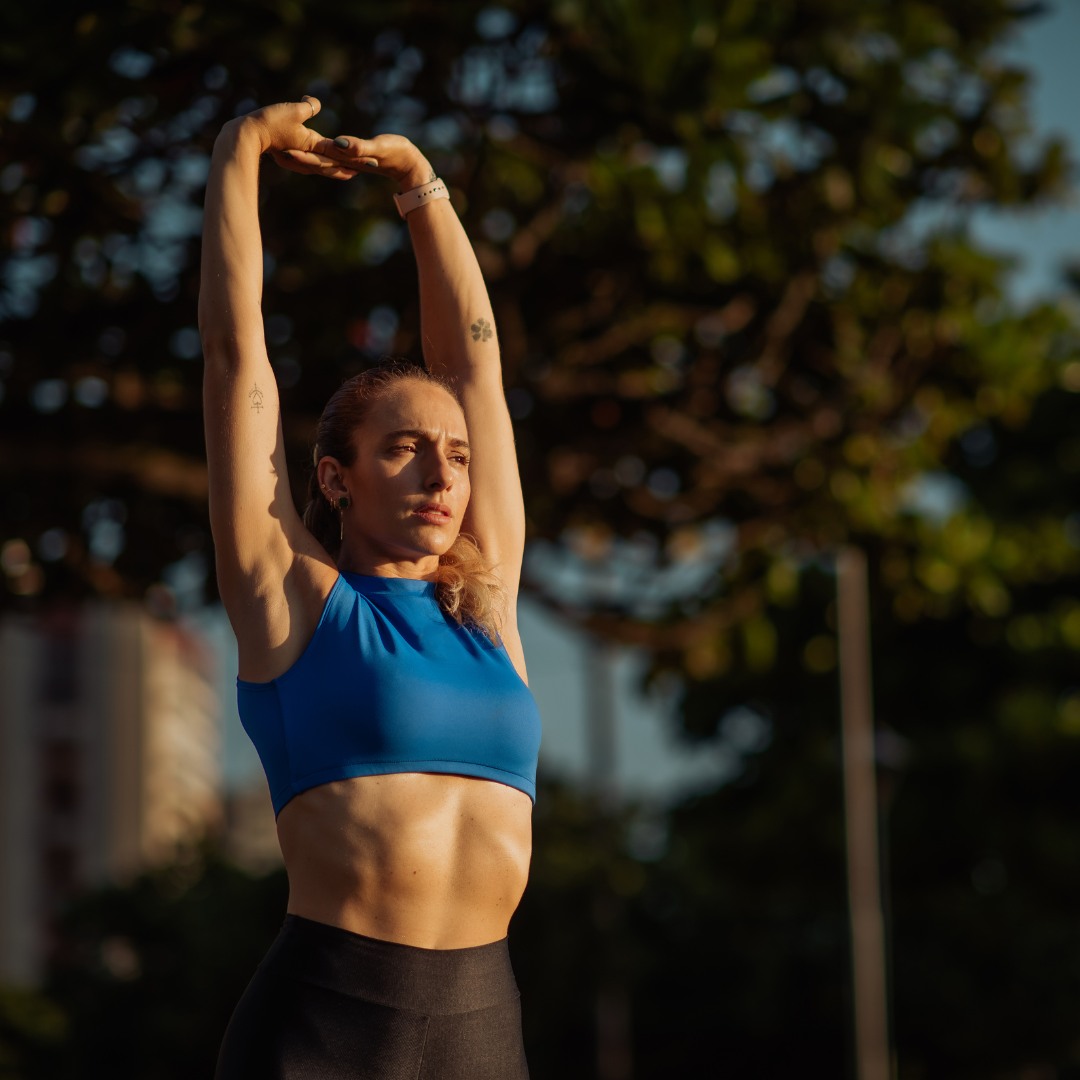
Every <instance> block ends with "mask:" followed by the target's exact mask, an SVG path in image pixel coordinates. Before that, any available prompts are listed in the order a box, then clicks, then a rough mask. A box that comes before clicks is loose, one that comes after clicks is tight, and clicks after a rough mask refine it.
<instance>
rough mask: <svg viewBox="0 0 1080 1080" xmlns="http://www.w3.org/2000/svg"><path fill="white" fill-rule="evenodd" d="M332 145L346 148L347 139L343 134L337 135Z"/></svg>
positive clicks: (347, 146)
mask: <svg viewBox="0 0 1080 1080" xmlns="http://www.w3.org/2000/svg"><path fill="white" fill-rule="evenodd" d="M334 145H335V146H340V147H341V149H342V150H348V149H349V140H348V139H346V138H345V136H344V135H339V136H338V137H337V138H336V139H335V140H334Z"/></svg>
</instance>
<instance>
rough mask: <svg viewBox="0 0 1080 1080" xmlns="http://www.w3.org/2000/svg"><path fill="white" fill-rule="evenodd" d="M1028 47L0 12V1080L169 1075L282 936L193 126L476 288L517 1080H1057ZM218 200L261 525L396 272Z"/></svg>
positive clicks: (489, 22) (1076, 1032)
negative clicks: (271, 125) (536, 704)
mask: <svg viewBox="0 0 1080 1080" xmlns="http://www.w3.org/2000/svg"><path fill="white" fill-rule="evenodd" d="M1078 43H1080V5H1078V4H1076V3H1074V2H1072V0H1058V2H1057V3H1049V2H1047V3H1036V2H1031V0H943V2H940V3H937V4H928V3H925V2H923V0H873V2H868V0H861V2H860V0H809V2H805V3H794V2H790V0H784V2H781V0H774V2H773V3H769V4H755V3H752V2H750V0H685V2H683V3H669V4H654V3H652V2H651V0H552V2H549V3H540V2H537V0H507V2H505V3H499V4H480V3H474V2H472V0H459V2H455V3H452V4H451V3H444V4H438V3H433V2H431V0H397V2H393V0H381V2H373V0H368V2H364V3H361V2H358V0H333V2H330V0H276V2H273V3H253V2H251V0H218V2H217V3H214V4H202V3H187V2H184V0H159V2H155V3H150V2H145V0H124V2H121V0H103V2H102V3H100V4H98V5H96V6H94V7H93V9H87V10H86V11H84V12H83V13H81V14H78V13H76V14H71V13H68V11H67V9H54V8H53V7H51V6H49V5H45V4H42V5H40V6H38V5H35V4H15V3H13V2H11V0H2V2H0V225H2V229H3V248H2V250H0V508H2V513H0V572H2V573H0V1077H9V1078H18V1080H36V1078H42V1077H48V1078H69V1077H96V1076H110V1077H115V1078H127V1077H132V1078H136V1077H137V1078H147V1080H166V1078H173V1077H177V1078H179V1077H184V1078H189V1077H192V1076H209V1075H210V1074H211V1072H212V1063H213V1060H214V1057H215V1054H216V1050H217V1045H218V1041H219V1039H220V1037H221V1033H222V1030H223V1028H224V1025H225V1023H226V1022H227V1019H228V1016H229V1013H230V1011H231V1009H232V1006H233V1004H234V1003H235V1001H236V999H237V997H238V996H239V994H240V992H241V991H242V989H243V987H244V985H245V984H246V982H247V979H248V978H249V977H250V974H251V972H252V970H253V969H254V966H255V964H256V963H257V962H258V960H259V958H260V957H261V955H262V952H263V951H264V950H265V948H266V946H267V944H268V942H269V941H270V940H271V939H272V937H273V936H274V934H275V933H276V931H277V928H278V926H279V925H280V922H281V918H282V914H283V910H284V900H285V891H286V887H285V881H284V876H283V873H282V871H281V869H280V864H279V860H278V857H277V854H276V845H275V840H274V834H273V816H272V813H271V810H270V804H269V798H268V795H267V792H266V789H265V782H264V781H263V779H262V777H261V774H260V773H259V771H258V766H257V762H255V759H254V758H253V756H252V754H251V752H250V750H249V749H248V748H247V747H246V744H245V743H244V739H243V734H242V732H241V731H240V728H239V722H238V720H237V719H236V717H235V712H234V703H233V680H234V677H235V660H234V658H233V655H232V652H231V644H230V634H229V630H228V626H227V624H226V623H225V622H224V620H223V618H222V616H221V613H220V609H219V608H218V607H217V605H216V596H215V586H214V575H213V551H212V547H211V541H210V535H209V527H208V518H207V509H206V469H205V460H204V455H203V442H202V417H201V398H200V380H201V368H200V346H199V336H198V332H197V328H196V297H197V292H198V285H199V282H198V233H199V229H200V224H201V201H202V189H203V185H204V183H205V179H206V174H207V167H208V161H209V153H210V149H211V147H212V145H213V140H214V137H215V135H216V133H217V131H218V130H219V129H220V126H221V125H222V123H224V122H225V121H226V120H228V119H230V118H232V117H233V116H236V115H238V114H241V113H244V112H248V111H250V110H251V109H253V108H255V107H257V106H258V105H259V104H265V103H269V102H272V101H278V100H296V99H298V98H299V97H300V96H301V95H302V94H304V93H310V94H315V95H316V96H318V97H319V98H320V99H321V101H322V104H323V109H322V112H321V113H320V115H319V116H318V117H317V119H316V121H315V122H314V123H313V124H312V126H313V127H314V128H315V129H317V130H319V131H320V132H322V133H323V134H326V135H331V136H333V135H336V134H339V133H349V134H356V135H366V134H369V133H374V132H378V131H395V132H401V133H404V134H406V135H408V136H409V137H410V138H412V139H413V140H414V141H415V142H416V143H417V144H418V145H420V146H421V147H422V148H423V149H424V150H425V151H426V152H427V154H428V156H429V157H430V158H431V160H432V162H433V164H434V165H435V167H436V169H437V170H438V172H439V174H440V175H441V176H442V177H443V178H444V179H445V180H446V181H447V183H448V185H449V187H450V189H451V192H452V197H453V200H454V203H455V206H456V207H457V210H458V212H459V214H460V215H461V217H462V219H463V220H464V222H465V224H466V227H467V229H468V232H469V234H470V236H471V237H472V238H473V240H474V243H475V246H476V249H477V253H478V255H479V258H480V261H481V263H482V266H483V268H484V271H485V274H486V276H487V280H488V282H489V285H490V289H491V292H492V299H493V303H494V308H495V314H496V318H497V320H498V324H499V330H500V337H501V341H502V347H503V353H504V357H505V365H506V385H507V395H508V400H509V403H510V407H511V411H512V413H513V416H514V420H515V424H516V431H517V439H518V446H519V453H520V457H521V462H522V468H523V473H524V481H525V488H526V498H527V513H528V524H529V538H530V539H529V548H528V554H527V562H526V594H525V596H524V598H523V600H522V620H523V626H524V634H525V638H526V649H527V652H528V655H529V661H530V673H531V680H532V683H533V686H534V689H535V691H536V694H537V697H538V699H539V701H540V704H541V708H542V712H543V714H544V719H545V743H544V749H543V754H542V760H541V775H540V783H541V790H540V796H539V799H538V801H537V805H536V818H535V820H536V851H535V857H534V863H533V870H532V877H531V883H530V886H529V889H528V891H527V894H526V897H525V901H524V904H523V906H522V909H521V911H520V912H519V914H518V915H517V916H516V918H515V920H514V923H513V925H512V928H511V946H512V951H513V955H514V958H515V966H516V969H517V973H518V980H519V983H520V985H521V989H522V994H523V1000H524V1008H525V1024H526V1040H527V1048H528V1052H529V1058H530V1064H531V1068H532V1073H533V1076H534V1077H535V1078H536V1080H545V1078H551V1077H556V1076H557V1077H559V1078H560V1080H577V1078H592V1077H596V1078H598V1080H629V1078H631V1077H636V1078H642V1080H644V1078H654V1077H655V1078H659V1077H665V1078H668V1077H673V1076H703V1077H704V1076H708V1077H711V1076H716V1077H727V1076H745V1077H762V1078H774V1077H777V1078H779V1077H790V1076H793V1075H798V1076H800V1077H821V1078H828V1080H836V1078H846V1077H851V1078H856V1077H857V1078H858V1080H878V1078H884V1077H886V1076H891V1077H899V1078H903V1080H920V1078H922V1080H931V1078H938V1077H941V1078H950V1080H964V1078H972V1080H974V1078H979V1080H984V1078H1002V1080H1004V1078H1016V1080H1052V1078H1074V1077H1080V798H1078V797H1077V777H1078V776H1080V673H1078V672H1080V668H1078V659H1080V504H1078V499H1080V206H1078V203H1077V200H1076V185H1077V174H1076V169H1075V165H1074V163H1073V161H1072V158H1071V157H1070V151H1069V142H1070V140H1071V142H1072V143H1073V145H1077V144H1080V121H1078V119H1077V117H1078V113H1077V109H1076V105H1077V101H1078V90H1080V79H1078V76H1077V72H1076V64H1075V51H1076V46H1077V44H1078ZM262 194H263V205H262V222H263V234H264V244H265V248H266V289H265V295H264V310H265V315H266V334H267V341H268V347H269V350H270V356H271V360H272V362H273V364H274V368H275V371H276V373H277V378H278V381H279V383H280V386H281V390H282V401H283V406H284V412H285V436H286V441H287V444H288V447H289V457H290V462H291V465H292V469H293V471H292V475H291V480H292V483H293V485H294V490H295V492H296V494H297V498H298V499H300V498H302V494H301V493H302V491H303V489H304V487H305V486H306V480H307V474H306V468H307V465H308V462H309V461H310V443H311V435H312V431H313V427H314V421H315V418H316V417H317V415H318V413H319V411H320V410H321V407H322V404H323V402H324V401H325V399H326V398H327V397H328V395H329V393H330V392H331V390H332V389H333V388H334V387H335V386H336V385H337V384H338V382H339V381H340V380H341V379H342V378H343V377H345V376H347V375H349V374H351V373H353V372H354V371H356V370H358V369H360V368H362V367H363V366H364V365H365V364H367V363H369V362H371V361H372V360H374V359H376V358H378V357H379V356H381V355H382V354H384V353H388V352H392V353H404V354H408V355H413V356H418V355H419V353H420V343H419V341H418V312H417V296H416V280H415V267H414V264H413V261H412V256H411V253H410V250H409V244H408V234H407V231H406V229H405V228H404V227H403V225H402V223H401V222H400V221H399V220H398V218H397V215H396V212H395V211H394V207H393V203H392V201H391V199H390V190H389V188H388V187H387V185H386V184H385V183H384V182H381V181H378V180H369V179H367V178H361V179H358V180H356V181H354V182H351V183H349V184H335V183H331V182H324V181H321V180H319V179H317V178H312V177H298V176H295V175H293V174H289V173H285V172H282V171H279V170H277V169H275V168H274V167H273V166H272V164H271V163H269V161H267V163H266V164H265V166H264V170H263V192H262ZM867 613H868V614H867ZM867 620H868V621H867ZM842 689H843V693H842Z"/></svg>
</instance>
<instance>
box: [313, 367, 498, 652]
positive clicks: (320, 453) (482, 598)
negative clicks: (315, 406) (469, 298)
mask: <svg viewBox="0 0 1080 1080" xmlns="http://www.w3.org/2000/svg"><path fill="white" fill-rule="evenodd" d="M406 379H412V380H414V381H416V382H423V383H429V384H431V385H434V386H440V387H442V389H443V390H445V391H446V392H447V393H448V394H450V396H451V397H453V399H454V400H455V401H457V400H458V397H457V394H456V393H454V389H453V387H452V386H451V385H450V384H449V383H448V382H447V381H446V380H444V379H440V378H439V377H438V376H436V375H432V374H431V372H430V371H428V370H427V369H426V368H424V367H421V366H420V365H419V364H414V363H412V362H411V361H409V360H403V359H401V358H398V357H394V358H390V359H387V360H384V361H383V362H381V363H380V364H378V365H376V366H375V367H373V368H369V369H368V370H367V371H364V372H361V373H360V374H359V375H354V376H353V377H352V378H351V379H346V381H345V382H343V383H342V384H341V386H339V387H338V388H337V390H335V391H334V393H333V394H332V395H331V397H330V400H329V401H328V402H327V403H326V407H325V408H324V409H323V412H322V416H320V417H319V422H318V424H317V426H316V428H315V448H314V453H313V468H312V472H311V478H310V480H309V481H308V502H307V506H306V507H305V508H304V524H305V525H306V526H307V527H308V529H309V530H310V531H311V533H312V535H313V536H314V537H315V539H316V540H318V541H319V542H320V543H321V544H322V545H323V547H325V548H326V550H327V551H328V552H329V553H330V554H331V555H332V556H333V557H334V558H335V559H336V558H337V556H338V554H339V553H340V551H341V526H340V522H339V520H338V518H337V515H336V514H335V512H334V509H333V507H331V506H330V504H329V502H328V501H327V500H326V499H325V498H324V496H323V494H322V492H321V491H320V490H319V478H318V475H317V471H316V470H317V466H318V463H319V459H320V458H323V457H327V456H329V457H334V458H337V459H338V461H340V462H341V464H342V465H344V466H345V467H346V468H347V467H348V466H349V465H351V464H352V463H353V461H355V459H356V444H355V441H354V439H353V433H354V432H355V430H356V429H357V428H358V427H359V426H360V425H361V424H362V423H363V422H364V420H365V418H366V417H367V415H368V413H369V412H370V411H371V408H372V406H373V405H374V404H375V403H376V402H377V401H378V400H379V399H380V398H381V397H382V396H383V395H384V394H386V393H387V391H389V390H390V389H392V388H393V387H394V386H396V385H398V384H399V383H401V382H403V381H405V380H406ZM435 598H436V600H437V601H438V603H439V607H440V608H442V610H443V611H445V612H446V614H447V615H449V616H450V617H451V618H452V619H454V620H455V621H456V622H458V623H460V624H461V625H463V626H470V627H474V628H475V629H477V630H480V631H481V632H482V633H484V634H485V635H486V636H487V638H488V639H489V640H490V641H491V642H492V643H493V644H496V643H498V640H499V629H500V623H501V619H500V614H501V611H502V608H503V605H504V603H505V592H504V590H503V587H502V585H501V584H500V582H499V580H498V578H496V577H495V575H494V573H493V572H492V570H491V567H490V566H489V565H488V563H487V560H486V559H485V558H484V554H483V552H482V551H481V550H480V547H479V545H478V544H477V542H476V540H475V539H474V538H473V537H471V536H469V535H468V534H466V533H460V534H459V535H458V538H457V539H456V540H455V541H454V543H453V544H452V545H451V546H450V549H449V550H448V551H446V552H444V553H443V554H442V555H440V556H439V568H438V570H437V572H436V575H435Z"/></svg>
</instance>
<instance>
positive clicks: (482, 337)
mask: <svg viewBox="0 0 1080 1080" xmlns="http://www.w3.org/2000/svg"><path fill="white" fill-rule="evenodd" d="M469 329H470V330H471V331H472V339H473V341H490V340H491V338H492V336H493V335H494V333H495V331H494V330H492V329H491V323H489V322H488V321H487V319H477V320H476V322H474V323H473V324H472V326H470V327H469Z"/></svg>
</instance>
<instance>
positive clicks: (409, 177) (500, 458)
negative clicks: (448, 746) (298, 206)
mask: <svg viewBox="0 0 1080 1080" xmlns="http://www.w3.org/2000/svg"><path fill="white" fill-rule="evenodd" d="M325 153H327V154H328V155H331V156H333V157H335V158H336V159H337V160H338V161H340V162H341V163H342V164H345V165H348V166H350V167H352V168H356V169H358V170H359V171H362V172H366V173H378V174H381V175H384V176H388V177H390V178H391V179H393V180H394V181H395V183H396V184H397V190H398V193H399V194H401V193H405V192H408V191H411V190H413V189H416V188H421V187H424V186H426V185H428V184H431V183H433V182H434V181H435V179H436V177H435V173H434V172H433V171H432V169H431V166H430V164H429V163H428V161H427V159H426V158H425V157H424V155H423V154H421V153H420V151H419V150H417V148H416V147H415V146H413V144H412V143H411V142H409V141H408V140H407V139H405V138H403V137H401V136H399V135H377V136H375V138H373V139H356V138H348V139H346V138H340V139H338V140H335V144H334V146H333V148H332V149H328V150H326V151H325ZM406 221H407V222H408V225H409V233H410V235H411V237H412V245H413V251H414V253H415V255H416V264H417V268H418V271H419V277H420V321H421V332H422V336H423V342H424V356H425V359H426V360H427V364H428V367H429V368H430V369H431V370H432V371H433V372H435V373H436V374H440V375H443V376H445V377H447V378H449V379H450V381H451V382H452V383H453V384H454V386H455V388H456V389H457V392H458V395H459V397H460V399H461V404H462V406H463V408H464V410H465V422H466V423H467V424H468V428H469V442H470V444H471V448H472V453H471V464H470V468H469V473H470V482H471V484H472V498H471V499H470V501H469V510H468V513H467V515H466V518H465V522H464V526H463V527H464V530H465V531H466V532H468V533H471V534H472V535H473V536H474V537H475V538H476V540H477V541H478V543H479V545H480V548H481V550H482V551H483V552H484V554H485V556H486V557H487V559H488V560H489V561H490V563H491V564H492V566H493V569H494V571H495V573H496V574H497V576H498V577H499V579H500V581H501V582H502V585H503V587H504V589H505V590H506V594H507V599H508V601H509V605H508V610H507V612H506V623H505V626H506V631H508V632H504V638H509V636H510V634H513V636H515V637H516V630H515V615H514V612H515V606H516V604H515V601H516V598H517V592H518V585H519V582H520V578H521V562H522V555H523V552H524V546H525V509H524V504H523V500H522V493H521V479H520V476H519V473H518V465H517V454H516V452H515V449H514V433H513V427H512V426H511V423H510V414H509V412H508V410H507V407H506V397H505V394H504V392H503V385H502V364H501V360H500V356H499V341H498V337H497V335H496V332H495V317H494V314H493V313H492V309H491V301H490V300H489V298H488V293H487V287H486V286H485V284H484V279H483V275H482V274H481V273H480V267H479V265H478V263H477V261H476V255H475V253H474V252H473V249H472V245H471V244H470V243H469V238H468V237H467V236H466V235H465V230H464V228H463V227H462V225H461V222H460V221H459V220H458V216H457V214H456V213H455V211H454V208H453V206H452V205H451V204H450V202H449V200H448V199H444V198H443V199H440V198H434V199H425V200H423V202H422V204H421V205H418V206H417V207H416V208H415V209H412V210H407V215H406ZM510 646H511V642H510V641H509V640H507V647H508V648H509V647H510Z"/></svg>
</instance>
